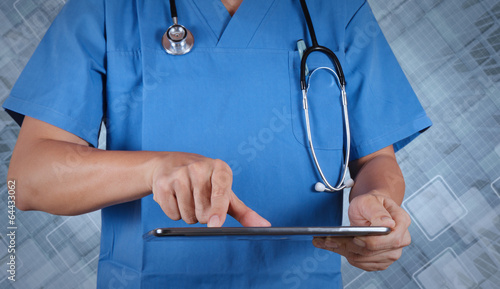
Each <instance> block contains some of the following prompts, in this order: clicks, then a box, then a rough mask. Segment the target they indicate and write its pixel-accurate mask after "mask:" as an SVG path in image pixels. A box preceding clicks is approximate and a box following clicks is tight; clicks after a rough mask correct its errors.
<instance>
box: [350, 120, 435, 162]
mask: <svg viewBox="0 0 500 289" xmlns="http://www.w3.org/2000/svg"><path fill="white" fill-rule="evenodd" d="M431 125H432V122H431V121H430V119H429V117H428V116H427V114H425V113H424V114H421V115H420V116H419V117H418V118H416V119H413V120H412V121H411V122H407V123H405V124H403V125H402V126H399V128H398V129H397V130H395V131H393V132H389V133H386V134H383V135H381V136H379V137H377V138H372V139H369V140H366V141H364V142H362V143H361V144H359V145H356V146H354V147H352V148H351V149H352V151H353V153H354V154H355V155H356V156H357V157H358V158H361V157H363V156H365V155H368V154H370V153H373V152H375V151H377V150H380V149H382V148H384V147H385V146H382V147H379V148H377V146H379V145H380V144H381V143H383V142H384V141H383V140H384V139H386V140H387V142H388V144H387V145H391V144H392V145H394V144H396V143H398V142H400V141H402V140H404V139H406V138H409V137H411V136H413V135H415V134H418V133H420V131H422V130H424V129H426V128H429V127H430V126H431ZM413 128H417V129H418V130H417V131H415V130H414V129H413ZM408 131H409V132H414V133H412V134H410V135H408V133H407V132H408ZM389 142H390V143H389ZM374 148H375V150H374ZM372 150H373V151H372Z"/></svg>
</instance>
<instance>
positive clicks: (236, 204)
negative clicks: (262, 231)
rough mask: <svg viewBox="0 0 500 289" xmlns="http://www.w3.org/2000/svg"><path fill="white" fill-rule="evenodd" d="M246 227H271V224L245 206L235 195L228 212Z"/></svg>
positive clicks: (232, 197)
mask: <svg viewBox="0 0 500 289" xmlns="http://www.w3.org/2000/svg"><path fill="white" fill-rule="evenodd" d="M227 213H228V214H229V215H231V216H233V218H235V219H236V220H237V221H238V222H240V224H242V225H243V226H245V227H270V226H271V223H270V222H269V221H268V220H266V219H264V218H263V217H261V216H260V215H259V214H257V213H256V212H255V211H254V210H252V209H250V208H249V207H247V205H245V204H244V203H243V202H242V201H241V200H240V199H239V198H238V197H237V196H236V195H235V194H234V193H233V194H232V196H231V199H230V201H229V209H228V212H227Z"/></svg>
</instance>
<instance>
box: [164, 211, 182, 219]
mask: <svg viewBox="0 0 500 289" xmlns="http://www.w3.org/2000/svg"><path fill="white" fill-rule="evenodd" d="M165 214H166V215H167V217H169V218H170V219H172V220H173V221H179V220H180V219H181V215H180V214H179V213H177V212H171V211H165Z"/></svg>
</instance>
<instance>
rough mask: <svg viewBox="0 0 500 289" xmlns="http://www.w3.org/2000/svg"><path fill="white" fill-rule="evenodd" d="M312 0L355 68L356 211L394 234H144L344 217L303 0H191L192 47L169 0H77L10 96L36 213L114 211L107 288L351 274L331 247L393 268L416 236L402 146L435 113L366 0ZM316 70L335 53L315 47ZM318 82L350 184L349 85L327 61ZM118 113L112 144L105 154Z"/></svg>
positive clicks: (24, 185) (325, 40) (19, 171)
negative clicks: (261, 237)
mask: <svg viewBox="0 0 500 289" xmlns="http://www.w3.org/2000/svg"><path fill="white" fill-rule="evenodd" d="M308 2H309V3H308V5H309V11H310V13H311V17H312V20H313V22H314V24H315V28H316V35H317V37H318V41H320V42H321V44H322V45H324V46H326V47H329V48H330V49H332V50H333V51H335V53H336V54H337V56H338V57H339V60H340V62H341V63H342V65H343V67H344V70H345V71H344V72H345V74H346V83H347V84H346V89H347V93H348V102H349V115H350V119H351V130H352V132H351V148H352V152H351V158H350V161H349V165H350V171H351V176H353V178H354V180H355V185H354V187H353V188H352V190H351V194H350V207H349V219H350V222H351V224H352V225H362V226H369V225H373V226H388V227H391V228H392V229H393V231H392V232H391V233H390V234H389V235H387V236H378V237H357V238H335V239H333V238H332V239H328V238H326V239H325V238H316V239H315V240H314V241H313V245H314V246H315V247H314V246H312V245H310V244H309V243H303V242H276V241H261V242H250V241H248V242H246V241H241V242H221V241H208V240H207V241H204V242H186V241H182V240H168V241H163V240H161V241H155V242H148V241H144V240H143V239H142V235H143V234H144V233H145V232H148V231H149V230H151V229H153V228H156V227H174V226H180V227H182V226H186V223H187V224H196V225H195V226H201V225H202V224H207V225H208V226H210V227H218V226H222V225H227V226H237V225H239V224H241V225H243V226H270V225H271V224H272V225H273V226H332V225H340V223H341V216H342V211H341V207H342V193H316V192H314V190H313V184H314V183H315V182H316V181H317V180H318V173H317V171H316V169H315V167H314V165H313V162H312V161H311V157H310V152H309V148H308V145H307V136H306V133H305V126H304V117H303V114H302V94H301V92H300V84H299V66H300V56H299V55H298V52H297V49H296V47H295V43H296V41H297V40H298V39H301V38H303V39H305V41H306V43H310V38H309V37H310V36H309V35H308V34H307V29H306V24H305V21H304V18H303V17H304V16H303V13H302V10H301V7H300V4H299V1H296V0H274V1H269V0H252V1H250V0H245V1H242V0H233V1H230V0H222V1H219V0H185V1H177V11H178V18H179V24H182V25H184V26H186V27H188V28H189V29H190V30H191V31H192V33H193V35H194V37H195V44H194V46H193V48H192V50H191V52H189V53H188V54H186V55H182V56H173V55H169V54H167V53H165V51H164V49H163V47H162V46H161V37H162V35H163V33H164V32H165V29H166V28H167V27H168V26H170V25H171V24H172V20H171V19H170V17H169V16H170V13H169V9H170V7H169V1H166V0H155V1H141V0H137V1H122V0H70V1H68V3H67V4H66V6H65V7H64V8H63V10H62V11H61V13H60V15H59V16H58V17H57V18H56V20H55V21H54V23H53V25H52V26H51V28H50V29H49V31H48V32H47V34H46V36H45V37H44V39H43V40H42V42H41V43H40V45H39V47H38V48H37V50H36V52H35V54H34V55H33V57H32V59H31V60H30V62H29V63H28V65H27V66H26V68H25V70H24V71H23V73H22V74H21V76H20V77H19V80H18V81H17V83H16V85H15V87H14V88H13V90H12V92H11V95H10V97H9V98H8V99H7V100H6V102H5V103H4V107H5V109H7V111H8V112H9V113H10V114H11V115H12V116H13V117H14V118H15V119H16V120H18V121H19V122H21V121H22V127H21V132H20V134H19V139H18V142H17V144H16V147H15V149H14V152H13V156H12V160H11V164H10V167H9V172H8V178H9V179H15V180H16V184H18V194H17V195H16V197H17V199H16V201H17V203H16V204H17V206H18V208H19V209H21V210H42V211H46V212H49V213H52V214H60V215H76V214H83V213H86V212H91V211H94V210H98V209H102V236H101V252H100V258H99V271H98V287H99V288H163V287H165V288H320V287H321V288H331V287H332V286H333V287H341V286H342V282H341V277H340V258H339V255H337V254H333V253H331V252H327V251H325V250H328V251H332V252H335V253H338V254H341V255H344V256H345V257H346V258H347V260H348V261H349V262H350V263H351V264H352V265H354V266H357V267H359V268H361V269H364V270H368V271H373V270H384V269H386V268H387V267H388V266H389V265H390V264H392V263H393V262H394V261H396V260H397V259H398V258H399V257H400V256H401V252H402V249H403V247H405V246H407V245H408V244H409V243H410V234H409V232H408V226H409V225H410V218H409V216H408V214H407V213H406V212H405V211H404V210H403V209H402V208H401V207H400V204H401V202H402V200H403V195H404V180H403V176H402V174H401V171H400V169H399V166H398V164H397V162H396V158H395V154H394V152H395V150H398V149H400V148H401V147H403V146H404V145H406V144H407V143H408V142H410V141H411V140H412V139H413V138H415V137H416V136H417V135H418V134H419V133H420V132H421V131H423V130H425V129H426V128H428V127H429V126H430V125H431V122H430V120H429V119H428V117H427V116H426V114H425V112H424V111H423V109H422V107H421V105H420V104H419V102H418V100H417V98H416V96H415V94H414V93H413V91H412V89H411V87H410V85H409V84H408V81H407V80H406V78H405V76H404V74H403V72H402V71H401V69H400V67H399V65H398V63H397V61H396V60H395V57H394V56H393V54H392V52H391V51H390V48H389V46H388V44H387V42H386V41H385V38H384V37H383V35H382V33H381V32H380V30H379V28H378V25H377V24H376V21H375V19H374V17H373V14H372V12H371V10H370V7H369V6H368V4H367V3H366V1H363V0H336V1H308ZM308 66H309V68H310V69H313V68H315V67H319V66H332V64H331V61H329V60H328V59H327V58H325V57H323V56H321V55H317V56H314V55H313V56H311V60H310V61H309V60H308ZM325 91H326V93H324V92H325ZM309 94H310V98H309V106H310V110H311V112H310V113H311V126H312V127H313V132H312V134H313V138H314V140H315V148H316V150H317V152H316V153H317V154H318V158H319V159H320V161H321V162H322V168H323V170H324V172H325V175H327V176H333V177H332V178H333V179H335V178H336V176H339V175H340V170H341V165H340V164H341V163H342V157H343V138H342V135H343V134H344V131H343V125H342V120H343V116H342V110H341V106H339V99H338V98H337V96H338V95H339V89H338V86H337V85H336V82H335V80H334V78H333V76H332V75H331V74H329V73H327V72H325V73H323V72H321V73H320V74H319V75H318V77H317V78H315V80H314V81H313V82H312V83H311V89H310V92H309ZM102 120H104V123H105V125H106V128H107V136H106V140H107V142H106V146H107V150H100V149H97V146H98V143H97V141H98V135H99V128H100V124H101V121H102ZM178 220H182V221H178ZM318 248H320V249H325V250H320V249H318Z"/></svg>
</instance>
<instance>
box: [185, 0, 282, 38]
mask: <svg viewBox="0 0 500 289" xmlns="http://www.w3.org/2000/svg"><path fill="white" fill-rule="evenodd" d="M192 1H193V2H194V4H195V6H196V7H197V8H198V10H199V12H200V14H201V15H202V16H203V18H204V20H205V21H206V24H207V26H208V27H210V31H211V32H212V33H213V36H214V37H215V39H216V43H217V44H216V46H217V47H226V48H230V47H237V48H244V47H247V46H248V44H249V43H250V41H251V40H252V37H253V35H254V34H255V32H256V31H257V29H258V28H259V26H260V24H261V23H262V21H263V20H264V18H265V16H266V15H267V14H268V12H269V9H270V8H271V6H272V4H273V3H274V1H275V0H244V1H243V2H242V3H241V4H240V7H238V10H236V12H235V13H234V15H233V16H232V17H231V15H230V14H229V12H228V11H227V9H226V7H225V6H224V4H222V2H221V1H220V0H192Z"/></svg>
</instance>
